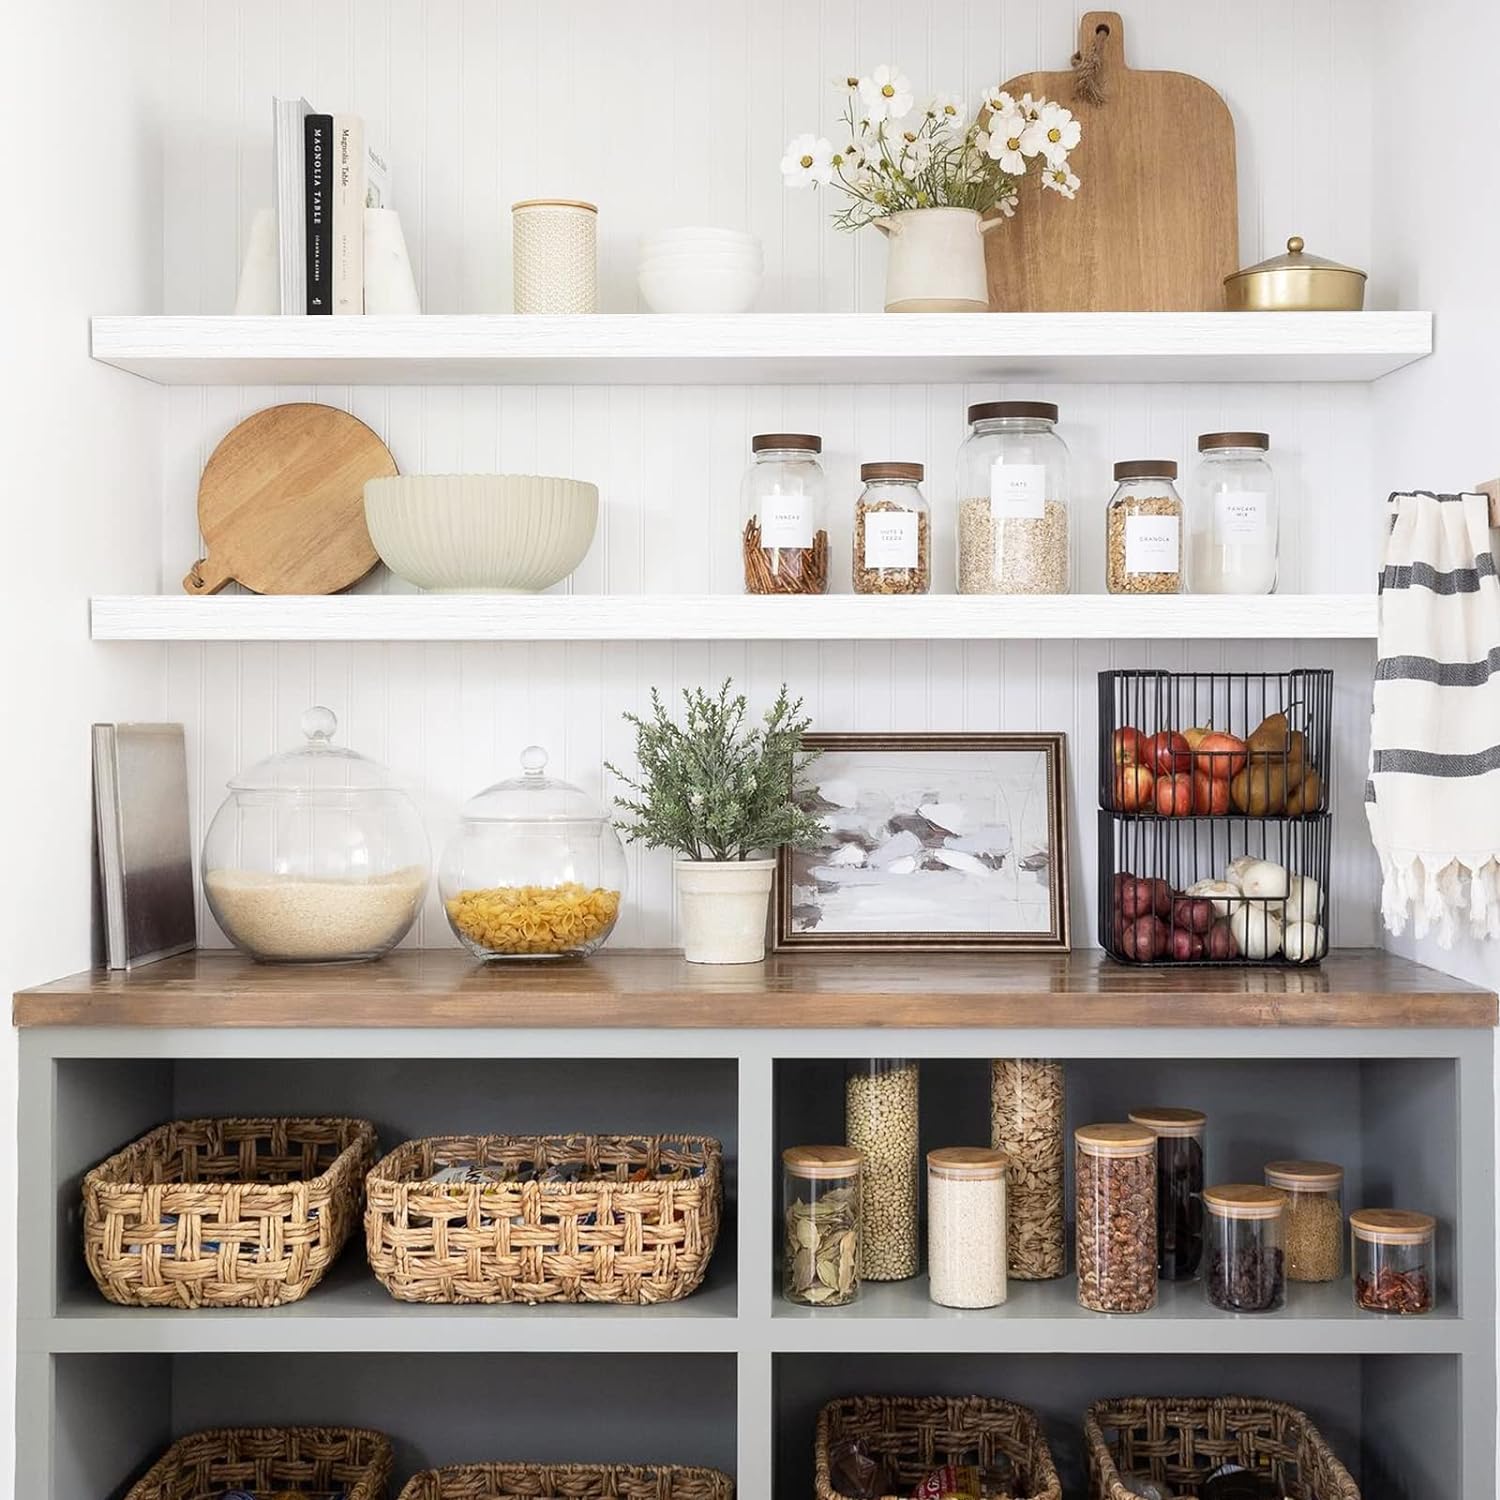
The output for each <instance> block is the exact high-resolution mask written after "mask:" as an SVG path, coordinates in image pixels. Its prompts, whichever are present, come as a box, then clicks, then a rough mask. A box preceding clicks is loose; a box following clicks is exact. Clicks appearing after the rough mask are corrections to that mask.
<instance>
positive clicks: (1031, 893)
mask: <svg viewBox="0 0 1500 1500" xmlns="http://www.w3.org/2000/svg"><path fill="white" fill-rule="evenodd" d="M804 743H805V744H806V746H807V748H808V749H809V750H818V751H820V752H821V754H820V755H819V756H818V758H817V759H816V760H815V761H814V762H813V763H812V765H811V767H810V768H809V770H808V773H807V783H808V784H807V788H806V790H805V791H804V792H802V793H801V794H799V796H798V799H797V800H798V802H799V803H800V805H801V806H802V807H803V808H805V809H806V810H807V811H809V812H812V813H814V814H816V815H817V816H818V817H819V818H820V819H821V820H822V823H823V827H824V830H825V838H824V839H823V841H822V842H821V843H819V844H818V845H817V847H815V848H811V849H783V850H782V851H781V854H780V857H779V859H778V862H777V870H776V947H777V948H778V949H783V950H784V949H803V948H807V949H811V948H824V949H856V948H858V949H871V948H877V949H878V948H884V949H892V950H896V949H920V948H946V949H968V950H1009V951H1011V952H1017V953H1038V952H1059V953H1061V952H1066V951H1067V948H1068V841H1067V826H1068V824H1067V808H1066V800H1065V799H1066V786H1067V780H1066V767H1065V761H1064V755H1065V738H1064V736H1063V735H1061V734H809V735H806V736H805V737H804Z"/></svg>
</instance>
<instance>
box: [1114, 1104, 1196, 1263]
mask: <svg viewBox="0 0 1500 1500" xmlns="http://www.w3.org/2000/svg"><path fill="white" fill-rule="evenodd" d="M1130 1123H1131V1124H1132V1125H1144V1126H1145V1127H1146V1129H1147V1130H1149V1131H1150V1132H1151V1133H1152V1134H1153V1135H1154V1136H1155V1137H1156V1271H1157V1275H1158V1276H1160V1278H1161V1279H1162V1280H1163V1281H1191V1280H1192V1279H1193V1277H1195V1276H1196V1275H1197V1274H1198V1267H1199V1264H1200V1263H1201V1262H1202V1259H1203V1134H1204V1131H1205V1130H1206V1129H1207V1128H1208V1116H1207V1115H1205V1114H1204V1113H1203V1111H1202V1110H1201V1109H1176V1108H1172V1107H1170V1106H1162V1107H1159V1108H1155V1109H1133V1110H1131V1112H1130Z"/></svg>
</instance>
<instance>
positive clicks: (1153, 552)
mask: <svg viewBox="0 0 1500 1500" xmlns="http://www.w3.org/2000/svg"><path fill="white" fill-rule="evenodd" d="M1176 479H1177V463H1176V461H1175V460H1174V459H1170V458H1133V459H1129V460H1127V461H1126V462H1124V463H1118V464H1116V465H1115V492H1114V494H1113V495H1111V496H1110V500H1109V505H1108V507H1107V509H1106V512H1105V537H1104V553H1105V555H1104V582H1105V585H1106V586H1107V587H1108V589H1109V591H1110V593H1112V594H1180V593H1181V592H1182V498H1181V496H1179V495H1178V493H1177V486H1176Z"/></svg>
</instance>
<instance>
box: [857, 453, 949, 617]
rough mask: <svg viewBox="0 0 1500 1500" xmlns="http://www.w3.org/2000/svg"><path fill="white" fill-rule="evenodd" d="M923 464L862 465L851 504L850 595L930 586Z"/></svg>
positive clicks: (928, 522) (921, 591) (915, 590)
mask: <svg viewBox="0 0 1500 1500" xmlns="http://www.w3.org/2000/svg"><path fill="white" fill-rule="evenodd" d="M925 472H926V471H925V470H924V469H923V467H922V465H921V464H908V463H875V464H861V465H860V468H859V477H860V479H861V480H862V481H863V482H864V486H865V488H864V492H863V493H862V494H861V495H860V497H859V499H858V500H856V501H855V502H854V592H855V593H856V594H925V593H926V592H927V591H928V589H929V588H931V586H932V512H931V510H930V509H929V507H928V504H927V501H926V500H925V499H924V498H923V496H922V491H921V490H920V489H918V488H917V486H918V485H920V484H921V482H922V476H923V474H924V473H925Z"/></svg>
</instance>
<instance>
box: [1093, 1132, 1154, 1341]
mask: <svg viewBox="0 0 1500 1500" xmlns="http://www.w3.org/2000/svg"><path fill="white" fill-rule="evenodd" d="M1073 1140H1074V1143H1075V1146H1076V1148H1077V1149H1076V1154H1075V1157H1074V1162H1073V1175H1074V1179H1075V1183H1074V1185H1075V1188H1076V1198H1075V1203H1074V1225H1073V1233H1074V1237H1075V1240H1076V1244H1077V1250H1076V1259H1077V1262H1078V1302H1079V1305H1080V1306H1081V1307H1086V1308H1088V1309H1089V1310H1090V1311H1091V1312H1106V1313H1128V1312H1148V1311H1149V1310H1150V1309H1151V1308H1153V1307H1155V1306H1156V1136H1155V1135H1154V1134H1153V1133H1152V1132H1151V1131H1149V1130H1147V1129H1146V1128H1145V1126H1143V1125H1084V1126H1081V1127H1080V1128H1079V1129H1077V1130H1075V1131H1074V1132H1073Z"/></svg>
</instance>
